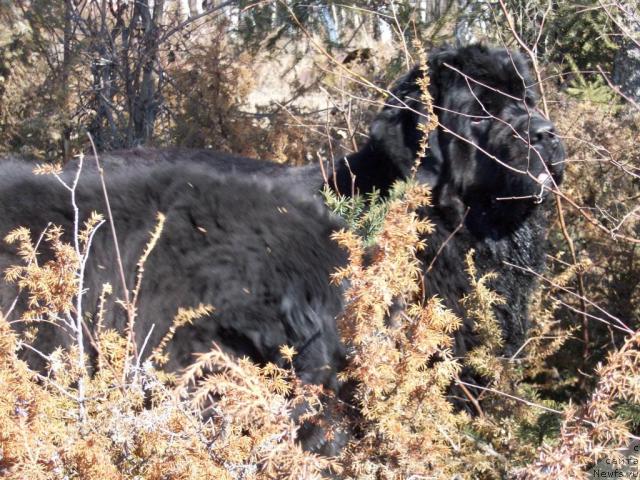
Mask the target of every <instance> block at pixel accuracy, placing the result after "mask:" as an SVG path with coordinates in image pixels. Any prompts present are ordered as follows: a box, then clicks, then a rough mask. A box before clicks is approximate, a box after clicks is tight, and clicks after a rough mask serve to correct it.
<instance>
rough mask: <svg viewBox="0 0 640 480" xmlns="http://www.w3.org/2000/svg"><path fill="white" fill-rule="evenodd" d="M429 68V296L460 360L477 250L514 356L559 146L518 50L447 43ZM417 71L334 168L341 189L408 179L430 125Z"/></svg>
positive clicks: (425, 164)
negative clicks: (442, 312) (443, 316)
mask: <svg viewBox="0 0 640 480" xmlns="http://www.w3.org/2000/svg"><path fill="white" fill-rule="evenodd" d="M428 73H429V77H430V87H429V92H430V94H431V96H432V98H433V103H434V111H435V114H436V115H437V117H438V127H437V129H436V130H434V131H433V132H432V133H431V134H430V136H429V138H428V147H429V148H428V149H427V153H426V155H425V157H424V158H421V159H420V164H419V168H418V169H417V172H416V178H417V179H418V181H420V182H423V183H427V184H428V185H430V186H431V187H432V189H433V206H432V207H430V208H428V209H426V210H425V211H423V212H422V214H423V215H425V216H427V217H428V218H429V219H430V220H431V221H432V222H433V223H434V224H435V225H436V231H435V233H434V234H433V235H430V236H429V237H428V238H426V241H427V248H426V249H425V250H423V251H421V252H420V254H419V255H420V258H421V260H422V263H423V266H424V270H425V271H424V282H425V287H426V294H427V296H431V295H438V296H440V297H441V298H443V299H444V301H445V302H446V304H447V305H448V306H449V307H450V308H451V309H453V310H454V311H455V312H456V313H457V314H458V315H460V316H461V317H462V318H463V319H464V327H463V328H462V329H461V331H460V332H459V333H458V334H457V336H456V340H457V353H458V354H464V352H465V351H467V350H468V349H469V348H470V347H471V346H472V345H473V344H474V343H475V339H474V335H473V322H472V321H471V319H470V318H468V317H467V315H466V314H465V311H464V309H463V308H462V306H461V304H460V299H461V298H462V297H463V296H464V295H465V294H466V293H468V292H469V288H470V285H469V280H468V277H467V273H466V272H465V269H464V265H465V263H464V257H465V255H466V253H467V252H468V251H469V250H470V249H474V250H475V252H476V253H475V263H476V266H477V268H478V273H479V274H480V275H484V274H486V273H488V272H495V273H497V274H498V275H497V278H496V279H495V280H494V281H493V282H492V283H491V287H492V288H493V289H494V290H495V291H496V292H497V293H499V294H500V295H501V296H502V297H503V298H504V300H505V302H506V303H505V304H504V305H500V306H497V307H496V309H495V313H496V316H497V319H498V320H499V322H500V324H501V326H502V331H503V336H504V341H505V351H504V353H505V354H507V355H509V354H513V353H514V352H515V351H516V350H517V349H518V348H519V347H520V346H521V345H522V343H523V340H524V336H525V334H526V331H527V327H528V324H529V312H528V304H529V300H530V298H531V294H532V292H533V290H534V288H535V286H536V280H535V277H534V276H533V275H531V274H530V273H526V271H525V270H528V269H531V270H533V271H534V272H538V273H539V272H541V271H542V270H543V269H544V251H545V235H546V229H547V221H546V210H547V209H546V208H545V205H546V204H547V203H548V200H549V198H552V195H550V194H549V193H550V191H551V189H552V188H554V187H557V185H559V184H560V182H561V181H562V175H563V170H564V164H563V162H564V149H563V146H562V143H561V142H560V140H559V138H558V136H557V135H556V133H555V131H554V127H553V124H551V123H550V122H549V121H548V120H546V119H544V118H543V117H542V116H541V114H540V113H539V112H538V111H537V110H536V102H537V92H536V89H535V88H534V84H535V83H534V81H533V79H532V76H531V73H530V70H529V68H528V66H527V64H526V62H525V61H524V59H523V58H522V57H521V56H520V55H519V54H517V53H513V52H510V51H508V50H504V49H491V48H488V47H485V46H482V45H473V46H470V47H466V48H460V49H446V48H445V49H441V50H439V51H436V52H434V53H432V54H431V55H430V57H429V62H428ZM421 75H422V72H421V71H420V69H418V68H415V69H414V70H412V71H411V72H409V73H408V74H407V75H406V76H405V77H403V78H402V79H401V80H400V81H399V82H398V83H397V85H396V86H395V87H394V88H393V89H392V95H391V97H390V98H389V99H388V100H387V103H386V105H385V107H384V108H383V109H382V111H381V112H380V113H379V114H378V116H377V117H376V118H375V120H374V121H373V124H372V126H371V133H370V139H369V141H368V143H367V144H366V145H365V146H364V147H363V148H362V149H361V150H360V151H359V152H357V153H355V154H353V155H351V156H349V157H347V159H346V160H345V161H343V163H342V164H341V165H340V166H339V167H338V169H337V172H336V174H337V180H338V181H337V184H338V188H339V189H340V191H341V193H344V194H349V192H350V190H351V188H352V187H351V185H352V181H353V178H352V175H355V185H356V188H357V189H358V190H359V191H360V192H368V191H371V189H372V188H378V189H380V190H382V191H383V192H384V191H386V190H387V189H388V188H389V187H390V185H392V184H393V182H394V181H396V180H398V179H402V178H406V177H407V176H408V175H409V174H410V172H411V168H412V167H413V165H414V163H415V161H416V158H417V155H418V146H419V144H420V140H421V133H420V131H419V129H418V128H417V126H418V124H420V123H423V122H425V121H426V120H427V118H428V117H427V115H426V113H425V108H424V105H423V104H422V103H421V101H420V98H421V95H420V89H419V87H418V85H417V79H418V78H419V77H420V76H421ZM512 169H513V170H512ZM514 170H517V171H514ZM541 175H542V176H541ZM545 175H547V176H546V177H545ZM511 265H515V267H512V266H511ZM429 267H431V268H429Z"/></svg>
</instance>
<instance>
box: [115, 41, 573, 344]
mask: <svg viewBox="0 0 640 480" xmlns="http://www.w3.org/2000/svg"><path fill="white" fill-rule="evenodd" d="M427 66H428V69H427V70H428V75H429V77H430V87H429V92H430V94H431V96H432V98H433V102H434V111H435V114H436V115H437V117H438V123H439V125H438V127H437V129H436V130H434V131H433V132H431V134H430V135H429V138H428V147H429V148H428V149H427V152H426V155H425V156H424V158H421V159H419V160H420V162H419V168H418V169H417V171H416V178H417V179H418V181H420V182H422V183H426V184H428V185H429V186H430V187H431V188H432V189H433V206H432V207H430V208H428V209H426V210H425V211H424V212H422V214H423V215H425V216H427V217H429V218H430V219H431V221H432V222H433V223H435V224H436V227H437V228H436V232H435V233H434V234H432V235H430V236H429V237H428V238H427V239H426V240H427V248H426V249H425V250H424V251H422V252H421V253H420V255H421V259H422V262H423V266H424V270H425V287H426V292H425V293H426V294H427V295H439V296H440V297H441V298H443V299H444V301H445V302H446V304H447V305H448V306H449V307H450V308H451V309H453V310H454V311H455V312H456V313H458V314H459V315H460V316H461V317H462V318H463V319H464V320H465V322H464V327H463V328H462V330H461V331H460V332H459V334H458V335H457V337H456V338H457V345H458V348H457V351H458V353H459V354H464V352H465V351H467V350H468V348H469V347H470V346H472V345H473V344H474V342H475V340H474V335H473V333H472V330H473V325H472V321H471V319H469V318H467V316H466V314H465V311H464V309H463V308H462V307H461V305H460V299H461V298H462V297H463V296H464V295H465V294H466V293H468V291H469V280H468V277H467V274H466V272H465V271H464V257H465V255H466V253H467V252H468V251H469V250H470V249H474V250H475V252H476V254H475V260H476V266H477V268H478V273H479V274H480V275H483V274H485V273H488V272H496V273H497V274H498V277H497V278H496V280H495V281H493V282H492V284H491V286H492V288H494V289H495V290H496V291H497V292H498V293H499V294H500V295H501V296H502V297H503V298H504V299H505V301H506V303H505V304H504V305H501V306H497V307H496V314H497V318H498V320H499V321H500V323H501V326H502V329H503V334H504V340H505V354H510V353H513V352H514V351H516V350H517V349H518V348H519V347H520V346H521V345H522V342H523V340H524V336H525V334H526V330H527V327H528V323H529V313H528V303H529V300H530V297H531V294H532V292H533V290H534V288H535V286H536V282H535V278H534V276H532V275H531V274H529V273H526V272H525V271H524V270H526V269H531V270H533V271H534V272H541V271H542V270H543V269H544V250H545V234H546V229H547V220H546V216H547V210H548V209H547V208H545V207H546V205H547V204H548V203H549V198H551V195H550V191H551V189H552V188H554V187H557V186H558V185H559V184H560V183H561V181H562V175H563V170H564V164H563V162H564V149H563V146H562V143H561V141H560V140H559V137H558V136H557V135H556V133H555V131H554V127H553V124H551V123H550V122H549V121H548V120H546V119H545V118H543V117H542V115H541V114H540V113H539V112H538V110H537V108H536V104H537V101H538V94H537V90H536V88H535V82H534V81H533V78H532V76H531V72H530V70H529V67H528V66H527V63H526V62H525V60H524V59H523V57H522V56H521V55H519V54H518V53H515V52H511V51H508V50H505V49H492V48H489V47H486V46H483V45H472V46H469V47H464V48H459V49H454V48H442V49H439V50H436V51H434V52H432V54H431V55H430V56H429V60H428V65H427ZM421 75H423V72H422V71H421V70H420V69H419V68H418V67H416V68H414V69H413V70H412V71H410V72H409V73H407V74H406V75H405V76H404V77H402V78H401V79H400V80H399V81H398V82H397V83H396V85H395V86H394V87H393V88H392V90H391V92H392V94H391V95H390V96H389V98H388V99H387V101H386V104H385V106H384V107H383V109H382V110H381V111H380V112H379V114H378V115H377V116H376V117H375V119H374V121H373V123H372V125H371V128H370V137H369V140H368V141H367V142H366V144H365V145H364V146H363V147H362V148H361V149H360V150H359V151H358V152H356V153H354V154H352V155H349V156H347V157H345V158H344V159H342V160H340V161H338V162H337V167H336V170H335V171H334V172H330V176H332V177H333V176H334V175H335V179H334V180H331V181H329V186H331V187H335V188H336V189H337V190H338V191H339V192H340V193H341V194H344V195H350V194H351V193H352V188H353V187H354V186H355V190H356V192H357V193H368V192H370V191H372V190H373V189H374V188H375V189H378V190H381V191H382V192H383V193H384V192H386V191H387V190H388V189H389V188H390V186H391V185H392V184H393V183H394V182H395V181H397V180H402V179H406V178H407V177H408V176H409V175H410V174H411V171H412V167H413V166H414V164H415V161H416V157H417V154H418V153H417V152H418V147H419V144H420V141H421V136H422V134H421V132H420V130H419V129H418V125H419V124H421V123H424V122H426V121H427V120H428V117H427V114H426V113H425V108H424V105H423V104H422V102H421V101H420V98H421V93H420V89H419V87H418V84H417V80H418V78H419V77H420V76H421ZM158 161H160V163H163V162H164V163H170V164H171V163H176V164H180V165H186V164H191V163H196V164H203V165H207V167H208V168H210V169H212V170H215V171H218V172H225V173H226V174H229V173H230V174H233V175H240V176H244V177H251V178H254V179H255V178H262V177H268V178H271V179H273V180H274V181H278V182H282V183H284V184H287V185H289V187H288V188H289V189H291V190H292V191H295V192H296V195H304V194H305V192H306V193H315V192H317V191H318V190H319V189H320V188H321V187H322V185H323V181H322V176H321V174H320V171H319V169H318V168H314V167H313V166H312V167H301V168H300V167H298V168H287V167H283V166H278V165H273V164H271V163H268V162H262V161H258V160H253V159H246V158H241V157H233V156H229V155H226V154H221V153H218V152H211V151H187V150H160V151H159V150H133V151H127V152H122V153H115V154H111V155H110V156H109V157H107V159H106V163H107V164H108V165H121V164H125V165H126V164H130V163H136V164H144V165H150V164H153V163H154V162H158ZM511 169H515V170H517V171H514V170H511ZM541 174H547V178H546V179H542V177H540V175H541ZM541 179H542V181H541ZM454 232H455V234H454ZM509 264H512V265H516V267H511V266H510V265H509ZM429 267H431V268H429ZM427 269H428V270H429V271H427Z"/></svg>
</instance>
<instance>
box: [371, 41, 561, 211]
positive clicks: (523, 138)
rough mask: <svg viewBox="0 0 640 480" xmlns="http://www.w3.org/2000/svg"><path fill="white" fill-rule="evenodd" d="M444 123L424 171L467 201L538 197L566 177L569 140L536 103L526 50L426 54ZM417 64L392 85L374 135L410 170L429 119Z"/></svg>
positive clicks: (478, 48) (424, 177) (421, 174)
mask: <svg viewBox="0 0 640 480" xmlns="http://www.w3.org/2000/svg"><path fill="white" fill-rule="evenodd" d="M428 73H429V77H430V86H429V93H430V94H431V96H432V98H433V105H434V113H435V114H436V115H437V117H438V127H437V129H436V130H434V131H433V132H431V134H430V136H429V139H428V147H429V149H428V151H427V155H426V156H425V158H422V159H421V162H420V167H419V169H418V179H419V180H420V181H423V182H425V183H428V184H429V185H431V186H432V187H434V188H435V189H437V190H440V191H441V192H446V195H448V196H455V197H456V198H458V199H459V200H460V201H461V202H462V203H463V204H466V205H472V204H476V203H478V202H487V201H489V202H514V201H517V202H529V203H530V204H532V205H535V204H536V203H540V202H542V201H543V199H545V198H546V197H547V196H548V193H549V192H550V191H551V190H553V188H555V187H556V186H557V185H558V184H559V183H560V182H561V181H562V174H563V167H564V148H563V145H562V142H561V140H560V138H559V137H558V135H557V134H556V132H555V128H554V126H553V124H552V123H551V122H550V121H549V120H547V119H545V118H544V117H543V115H542V114H541V113H540V112H539V111H538V110H537V108H536V103H537V100H538V99H537V91H536V89H535V87H534V82H533V80H532V77H531V73H530V70H529V68H528V66H527V64H526V62H525V61H524V59H523V58H522V56H521V55H519V54H516V53H513V52H510V51H508V50H504V49H490V48H488V47H485V46H482V45H473V46H469V47H465V48H460V49H441V50H439V51H436V52H434V53H432V54H431V55H430V57H429V62H428ZM421 75H422V72H421V70H420V69H418V68H415V69H414V70H412V71H411V72H409V73H408V74H407V75H405V76H404V77H403V78H402V79H400V81H399V82H398V83H397V85H396V86H395V87H394V88H393V89H392V95H391V96H390V98H389V100H388V101H387V103H386V105H385V107H384V108H383V110H382V111H381V112H380V113H379V114H378V116H377V117H376V119H375V120H374V122H373V124H372V127H371V141H372V142H373V143H374V145H375V146H376V148H380V149H382V150H383V151H384V152H385V154H386V156H387V158H389V159H390V160H391V161H392V162H394V163H395V164H396V166H397V167H398V168H399V169H400V170H401V171H402V172H403V173H404V174H408V172H409V170H410V168H411V166H412V165H413V164H414V162H415V160H416V155H417V152H418V147H419V144H420V140H421V135H422V134H421V132H420V130H419V129H418V124H420V123H424V122H426V121H427V120H428V119H427V117H426V114H425V108H424V105H423V103H422V102H421V100H420V98H421V93H420V88H419V87H418V79H419V78H420V76H421Z"/></svg>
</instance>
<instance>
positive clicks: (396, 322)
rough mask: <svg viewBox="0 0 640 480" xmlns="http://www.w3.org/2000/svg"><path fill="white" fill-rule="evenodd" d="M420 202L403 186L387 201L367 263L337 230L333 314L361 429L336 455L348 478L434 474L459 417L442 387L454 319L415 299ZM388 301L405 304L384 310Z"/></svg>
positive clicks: (448, 374)
mask: <svg viewBox="0 0 640 480" xmlns="http://www.w3.org/2000/svg"><path fill="white" fill-rule="evenodd" d="M428 201H429V195H428V192H427V190H426V189H425V187H423V186H418V185H410V186H409V187H408V189H407V191H406V194H405V198H404V200H398V201H394V202H393V203H392V204H391V205H390V206H389V212H388V215H387V217H386V220H385V222H384V224H383V227H382V231H381V233H380V235H379V238H378V244H377V247H376V248H375V250H374V252H373V254H372V258H371V260H370V262H368V264H367V265H365V264H364V260H363V254H364V247H363V245H362V241H361V239H360V238H359V237H357V236H355V235H354V234H353V233H351V232H340V233H339V234H337V235H336V239H337V240H338V241H339V242H340V243H341V244H342V245H343V246H344V247H345V248H347V249H348V250H349V252H350V263H349V265H348V266H347V267H345V268H344V269H343V270H341V271H339V272H338V273H337V274H336V275H335V279H336V281H339V280H342V279H345V278H348V279H349V282H350V288H349V289H348V291H347V294H346V297H347V302H348V303H347V304H348V307H347V309H346V312H345V314H344V316H343V317H342V319H341V321H340V323H339V327H340V330H341V333H342V336H343V338H344V339H346V340H347V341H348V344H349V347H350V350H351V355H350V362H349V366H348V367H347V369H346V371H345V372H344V373H343V375H342V376H343V379H345V380H355V381H357V382H358V383H357V387H356V391H355V394H354V396H355V402H356V404H357V405H358V408H359V410H360V411H361V413H362V417H363V418H362V419H361V421H360V424H359V425H357V426H356V427H355V429H356V430H358V431H360V432H361V435H362V437H363V438H362V439H361V440H359V441H358V442H352V443H351V444H350V445H349V446H348V448H347V449H346V451H345V452H344V454H343V456H342V458H343V463H344V465H345V468H346V478H358V479H364V478H376V479H377V478H385V479H386V478H389V479H391V478H394V479H395V478H408V477H410V476H412V475H427V476H433V475H436V476H437V477H439V476H442V475H445V473H446V472H450V471H452V467H453V466H454V464H455V462H452V461H451V460H450V459H451V456H452V455H453V452H454V450H455V448H456V445H457V444H458V443H459V432H458V427H459V423H460V420H461V419H462V418H464V417H463V416H460V415H458V414H455V413H454V412H453V410H452V406H451V404H450V403H449V402H448V401H447V400H446V397H445V391H446V389H447V387H448V386H449V384H450V383H451V381H452V379H453V378H454V377H455V375H456V373H457V372H458V370H459V365H458V363H457V362H456V361H454V360H453V359H452V355H451V345H452V337H451V333H452V332H453V331H454V330H456V329H457V328H458V326H459V320H458V319H457V318H456V317H455V316H454V315H453V314H452V313H451V312H448V311H447V310H446V309H445V308H443V307H442V305H441V304H440V302H439V301H438V300H437V299H435V298H434V299H430V300H428V301H426V302H421V301H419V300H416V299H417V298H418V297H419V293H420V288H419V286H420V283H421V282H420V275H421V268H420V264H419V262H418V260H417V258H416V256H415V253H416V251H417V250H418V249H420V248H423V240H422V239H423V238H424V234H427V233H429V231H430V230H431V228H432V226H431V225H430V224H429V223H428V222H427V221H425V220H424V219H421V218H420V217H419V215H418V214H417V213H416V211H417V210H418V208H419V207H421V206H424V205H425V204H427V203H428ZM396 302H399V303H400V304H406V305H408V306H407V307H406V308H405V309H404V313H402V314H401V315H399V316H397V317H396V318H395V319H389V315H388V313H389V310H390V308H391V307H392V305H393V304H394V303H396ZM426 459H429V461H426Z"/></svg>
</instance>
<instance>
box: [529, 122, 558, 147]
mask: <svg viewBox="0 0 640 480" xmlns="http://www.w3.org/2000/svg"><path fill="white" fill-rule="evenodd" d="M529 138H530V141H531V143H532V144H533V145H535V144H540V143H547V142H551V143H555V142H557V141H558V136H557V135H556V130H555V128H554V127H553V124H552V123H551V122H548V121H546V120H542V119H540V120H538V121H536V122H533V123H532V125H531V129H530V130H529Z"/></svg>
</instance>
